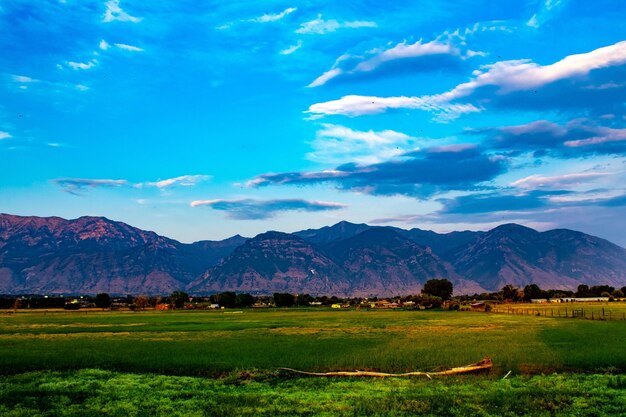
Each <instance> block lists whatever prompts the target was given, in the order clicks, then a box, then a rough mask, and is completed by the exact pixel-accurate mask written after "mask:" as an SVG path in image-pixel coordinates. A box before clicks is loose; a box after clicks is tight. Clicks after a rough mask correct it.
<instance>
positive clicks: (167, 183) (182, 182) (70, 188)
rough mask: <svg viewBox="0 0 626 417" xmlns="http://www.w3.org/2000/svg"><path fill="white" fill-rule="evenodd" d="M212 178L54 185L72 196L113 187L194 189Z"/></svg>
mask: <svg viewBox="0 0 626 417" xmlns="http://www.w3.org/2000/svg"><path fill="white" fill-rule="evenodd" d="M210 178H211V177H210V176H208V175H181V176H179V177H174V178H168V179H164V180H158V181H148V182H138V183H133V182H130V181H128V180H125V179H117V180H112V179H88V178H58V179H54V180H52V182H53V183H55V184H57V185H59V186H60V187H61V189H62V190H63V191H66V192H69V193H70V194H78V192H79V191H82V190H85V189H88V188H111V187H134V188H144V187H146V188H148V187H154V188H158V189H161V190H163V189H166V188H169V187H174V186H181V187H192V186H195V185H197V184H198V183H200V182H202V181H207V180H209V179H210Z"/></svg>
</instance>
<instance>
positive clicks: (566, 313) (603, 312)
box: [493, 301, 626, 320]
mask: <svg viewBox="0 0 626 417" xmlns="http://www.w3.org/2000/svg"><path fill="white" fill-rule="evenodd" d="M493 311H494V312H498V313H507V314H517V315H541V316H546V317H572V316H573V315H575V314H578V315H579V317H584V318H586V319H594V320H626V302H623V301H620V302H602V303H601V302H582V303H581V302H579V303H541V304H539V303H535V304H533V303H515V304H495V305H494V306H493Z"/></svg>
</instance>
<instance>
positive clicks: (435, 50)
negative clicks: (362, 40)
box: [307, 39, 478, 87]
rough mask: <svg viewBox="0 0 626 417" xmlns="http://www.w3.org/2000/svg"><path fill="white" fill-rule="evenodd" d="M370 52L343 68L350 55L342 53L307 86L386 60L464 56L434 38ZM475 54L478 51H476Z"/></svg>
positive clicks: (447, 42)
mask: <svg viewBox="0 0 626 417" xmlns="http://www.w3.org/2000/svg"><path fill="white" fill-rule="evenodd" d="M370 52H374V55H373V56H371V57H370V58H367V59H365V60H362V61H360V62H359V63H358V64H356V66H354V67H353V68H352V69H342V68H339V67H338V65H339V64H340V63H341V62H342V61H345V60H346V58H347V57H349V56H348V55H346V54H344V55H342V56H341V57H340V59H338V60H337V61H335V64H334V65H333V67H332V68H331V69H330V70H328V71H326V72H325V73H323V74H322V75H320V76H319V77H317V78H316V79H315V80H314V81H313V82H312V83H311V84H309V85H308V86H307V87H319V86H322V85H324V84H326V83H327V82H328V81H330V80H332V79H333V78H336V77H338V76H340V75H343V74H354V73H359V72H370V71H374V70H376V69H377V68H378V67H380V66H381V65H383V64H385V63H386V62H390V61H396V60H400V59H407V58H418V57H422V56H433V55H451V56H458V57H462V53H461V51H460V49H458V48H456V47H454V46H452V44H451V43H450V42H449V41H446V42H440V41H438V40H434V41H430V42H426V43H423V42H422V40H421V39H420V40H419V41H417V42H415V43H412V44H407V43H406V41H404V42H400V43H398V44H396V45H394V46H393V47H391V48H388V49H382V50H374V51H370ZM474 54H478V53H476V52H475V53H474Z"/></svg>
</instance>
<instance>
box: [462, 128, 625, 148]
mask: <svg viewBox="0 0 626 417" xmlns="http://www.w3.org/2000/svg"><path fill="white" fill-rule="evenodd" d="M466 134H471V135H483V136H485V137H486V141H485V146H487V147H489V148H492V149H497V150H505V151H509V152H511V153H513V154H520V153H525V152H529V153H533V154H534V155H536V156H542V155H551V156H555V157H559V158H577V157H582V156H590V155H602V154H607V155H611V154H614V155H616V154H623V153H625V152H626V128H612V127H607V126H601V125H598V124H597V123H596V122H594V121H592V120H590V119H574V120H571V121H569V122H567V123H565V124H563V125H560V124H557V123H554V122H551V121H548V120H536V121H533V122H530V123H527V124H523V125H515V126H502V127H495V128H482V129H470V130H467V131H466Z"/></svg>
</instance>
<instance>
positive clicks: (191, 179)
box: [136, 175, 211, 188]
mask: <svg viewBox="0 0 626 417" xmlns="http://www.w3.org/2000/svg"><path fill="white" fill-rule="evenodd" d="M210 178H211V177H210V176H208V175H181V176H179V177H174V178H168V179H165V180H159V181H154V182H145V183H139V184H137V185H136V186H138V187H142V186H146V187H157V188H167V187H171V186H173V185H179V186H182V187H191V186H194V185H196V184H198V183H200V182H202V181H207V180H209V179H210Z"/></svg>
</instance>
